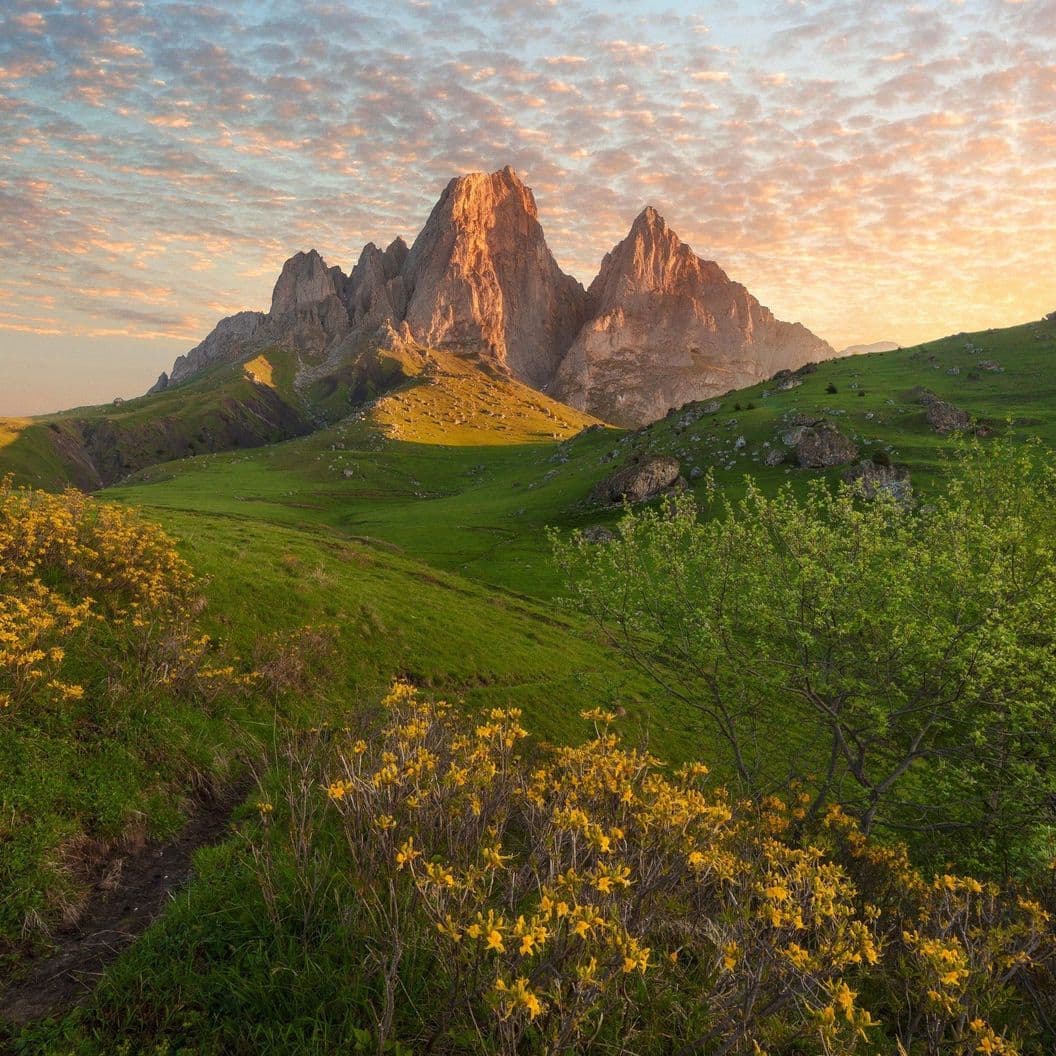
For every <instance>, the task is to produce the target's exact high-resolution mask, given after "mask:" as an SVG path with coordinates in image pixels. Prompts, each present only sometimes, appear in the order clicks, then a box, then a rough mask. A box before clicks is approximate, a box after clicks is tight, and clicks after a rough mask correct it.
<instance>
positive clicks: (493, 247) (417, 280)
mask: <svg viewBox="0 0 1056 1056" xmlns="http://www.w3.org/2000/svg"><path fill="white" fill-rule="evenodd" d="M403 274H404V281H405V282H406V283H407V287H408V290H409V293H410V301H409V303H408V306H407V314H406V316H405V317H404V321H405V322H406V323H407V325H408V327H409V328H410V330H411V332H412V333H413V334H414V336H415V338H416V339H417V340H419V341H421V342H422V343H423V344H426V345H430V346H432V347H436V348H454V349H460V348H461V349H466V350H469V351H472V350H480V351H481V352H482V353H483V354H484V356H485V357H487V358H489V359H491V360H493V361H494V362H495V363H497V364H498V365H500V366H502V367H504V368H506V369H508V370H509V372H510V373H511V374H513V376H514V377H516V378H519V379H520V380H521V381H524V382H527V383H528V384H529V385H532V386H534V387H535V388H542V387H543V386H544V385H546V384H547V383H548V382H549V381H550V380H551V379H552V378H553V376H554V372H555V371H556V370H557V367H558V364H559V363H560V361H561V358H562V356H563V354H564V353H565V351H566V350H567V349H568V347H569V345H571V343H572V340H573V338H574V337H575V336H576V333H577V331H578V330H579V328H580V326H581V325H582V324H583V322H584V319H585V318H586V300H587V299H586V294H585V293H584V290H583V287H582V286H581V285H580V284H579V283H578V282H577V281H576V280H575V279H573V278H572V277H571V276H569V275H566V274H564V272H562V271H561V269H560V268H559V267H558V266H557V262H556V261H555V260H554V258H553V256H552V255H551V253H550V250H549V249H548V248H547V245H546V239H545V238H544V236H543V229H542V227H541V226H540V225H539V214H538V210H537V209H536V205H535V198H534V196H533V195H532V192H531V191H530V190H529V189H528V188H527V187H526V186H525V185H524V183H522V182H521V180H520V178H519V177H518V176H517V174H516V173H515V172H514V171H513V170H512V169H511V168H509V167H508V166H507V167H506V168H505V169H503V170H502V171H501V172H495V173H492V174H491V175H490V176H486V175H484V174H483V173H471V174H470V175H468V176H462V177H459V178H458V179H455V180H452V181H451V182H450V183H449V184H448V185H447V189H446V190H445V191H444V193H443V195H442V196H441V198H440V201H439V202H437V204H436V206H435V208H434V209H433V211H432V213H431V214H430V216H429V219H428V221H427V222H426V225H425V227H424V228H423V229H422V233H421V234H420V235H419V236H418V238H417V239H415V242H414V245H413V246H412V247H411V251H410V253H409V254H408V255H407V261H406V265H405V267H404V272H403Z"/></svg>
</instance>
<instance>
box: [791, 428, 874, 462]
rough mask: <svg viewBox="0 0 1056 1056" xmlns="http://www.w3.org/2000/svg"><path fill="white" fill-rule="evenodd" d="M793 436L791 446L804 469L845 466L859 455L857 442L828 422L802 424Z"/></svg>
mask: <svg viewBox="0 0 1056 1056" xmlns="http://www.w3.org/2000/svg"><path fill="white" fill-rule="evenodd" d="M793 437H794V442H793V443H791V444H790V446H791V447H792V449H793V450H794V451H795V455H796V461H797V462H798V463H799V464H800V466H801V467H803V468H804V469H827V468H828V467H830V466H843V465H846V464H847V463H848V462H853V461H854V460H855V459H856V458H857V457H858V446H857V444H855V442H854V441H853V440H851V439H850V438H849V437H847V436H844V435H843V433H841V432H840V431H839V429H837V428H836V427H835V426H834V425H829V424H828V423H827V422H818V423H817V424H816V425H804V426H800V427H799V428H798V429H796V430H794V433H793ZM786 442H788V441H787V440H786Z"/></svg>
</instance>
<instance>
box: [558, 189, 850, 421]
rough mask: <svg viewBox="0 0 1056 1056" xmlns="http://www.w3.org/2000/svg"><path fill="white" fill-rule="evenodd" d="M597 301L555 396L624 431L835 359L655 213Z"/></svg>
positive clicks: (594, 294)
mask: <svg viewBox="0 0 1056 1056" xmlns="http://www.w3.org/2000/svg"><path fill="white" fill-rule="evenodd" d="M588 295H589V299H590V308H591V318H590V319H589V320H588V321H587V323H586V324H585V325H584V327H583V328H582V330H581V331H580V333H579V335H578V336H577V338H576V340H575V342H574V343H573V345H572V347H571V348H570V349H569V352H568V354H567V356H566V357H565V359H564V361H563V362H562V364H561V367H560V369H559V371H558V374H557V377H556V379H555V381H554V384H553V385H552V387H551V388H550V390H549V391H550V393H551V395H553V396H555V397H556V398H557V399H559V400H563V401H564V402H566V403H570V404H571V405H572V406H574V407H578V408H580V409H581V410H587V411H589V412H590V413H592V414H595V415H597V416H598V417H599V418H602V419H605V420H606V421H610V422H612V423H614V424H616V425H623V426H640V425H644V424H646V423H648V422H651V421H654V420H655V419H657V418H660V417H663V415H664V414H665V413H666V412H667V411H668V410H669V409H670V408H671V407H678V406H681V405H682V404H684V403H688V402H691V401H694V400H701V399H705V398H707V397H709V396H714V395H717V394H721V393H724V392H728V391H729V390H730V389H733V388H739V387H741V386H744V385H749V384H752V383H754V382H756V381H759V380H762V379H764V378H769V377H770V376H772V375H773V374H774V373H775V372H776V371H778V370H782V369H791V368H795V367H799V366H801V365H802V364H804V363H806V362H808V361H811V360H818V359H826V358H828V357H830V356H833V355H835V353H834V351H833V349H832V348H831V347H830V346H829V345H828V344H826V343H825V342H824V341H822V340H821V339H820V338H818V337H815V336H814V334H812V333H811V332H810V331H809V330H807V329H806V328H805V327H803V326H801V325H800V324H798V323H783V322H781V321H780V320H778V319H775V318H774V316H773V314H772V313H771V312H770V311H769V309H767V308H764V307H763V306H762V305H761V304H759V302H758V301H757V300H756V299H755V298H754V297H753V296H752V295H751V294H750V293H749V292H748V291H747V290H746V289H745V288H744V287H743V286H741V285H740V284H739V283H736V282H732V281H731V280H730V279H729V278H728V277H727V275H726V273H725V272H724V271H723V270H722V268H720V267H719V266H718V264H715V263H713V262H712V261H706V260H702V259H701V258H700V257H698V256H697V255H696V254H695V253H694V252H693V251H692V250H691V249H690V248H689V246H687V245H686V244H685V243H684V242H682V240H681V239H680V238H679V237H678V236H677V235H676V234H675V233H674V232H673V231H672V230H671V229H670V228H669V227H668V226H667V224H666V223H665V222H664V220H663V218H662V217H661V216H660V215H659V214H658V213H657V212H656V210H655V209H652V208H648V209H646V210H644V211H643V212H642V213H641V214H640V215H639V216H638V218H637V219H636V220H635V222H634V225H633V226H632V227H631V230H630V233H629V234H628V236H627V237H626V238H625V239H624V240H623V241H622V242H621V243H619V245H617V246H616V247H615V248H614V249H613V250H612V252H611V253H609V254H608V255H607V256H606V257H605V259H604V261H603V262H602V266H601V271H600V272H599V274H598V276H597V278H596V279H595V280H594V281H593V283H591V286H590V289H589V291H588Z"/></svg>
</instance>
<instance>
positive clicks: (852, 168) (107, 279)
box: [0, 0, 1056, 376]
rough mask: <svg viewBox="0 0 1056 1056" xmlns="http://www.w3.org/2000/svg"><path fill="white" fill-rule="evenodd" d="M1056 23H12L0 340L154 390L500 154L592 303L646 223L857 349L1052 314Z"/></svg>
mask: <svg viewBox="0 0 1056 1056" xmlns="http://www.w3.org/2000/svg"><path fill="white" fill-rule="evenodd" d="M1054 27H1056V0H1025V2H1023V3H1018V4H1008V3H1005V2H1004V0H965V2H964V3H962V4H951V3H948V2H947V0H921V2H918V3H913V4H910V3H902V2H899V3H896V4H883V5H878V4H875V3H873V2H871V0H818V2H816V3H811V4H810V5H805V4H804V5H798V4H785V3H771V2H764V0H758V2H755V0H742V2H741V3H739V4H734V5H728V9H726V10H723V9H714V11H710V10H709V17H708V19H707V20H706V24H705V23H704V22H702V21H701V19H700V18H699V17H696V16H687V15H685V14H684V13H681V12H680V11H678V10H675V9H672V10H668V11H663V12H659V11H658V8H657V5H656V4H655V3H652V2H647V0H623V2H621V3H620V4H618V5H611V4H601V3H598V2H597V0H592V2H587V0H563V2H562V3H551V2H548V0H534V2H532V3H531V4H530V5H527V6H526V5H525V4H524V3H523V2H517V3H515V2H513V0H486V2H483V3H473V4H470V3H468V2H465V3H463V2H457V0H432V2H416V3H404V2H401V0H397V2H396V3H385V4H381V3H379V2H377V0H297V2H294V0H273V2H271V3H269V4H266V5H264V4H257V3H253V2H251V0H230V2H228V0H225V2H224V3H223V4H220V3H218V2H217V3H215V4H213V3H209V2H207V0H202V2H196V3H158V4H153V3H147V4H144V3H141V2H139V0H52V2H50V3H47V4H45V3H41V2H38V0H7V4H6V5H5V6H4V8H3V12H2V14H0V249H2V251H3V253H4V258H5V269H4V273H3V274H2V275H0V298H2V299H3V301H2V303H3V304H4V312H5V315H4V317H3V319H2V320H0V324H2V326H3V327H4V329H5V333H7V334H9V335H10V334H16V333H17V332H18V330H17V328H18V327H19V326H20V325H22V326H23V328H24V330H25V332H27V333H29V332H32V331H34V329H35V330H54V329H58V330H59V331H61V332H63V333H66V334H68V335H71V336H72V335H79V336H81V337H85V338H89V337H91V335H96V336H97V337H98V336H100V335H103V334H120V335H131V336H138V337H139V338H140V339H142V342H143V344H142V349H143V355H144V361H145V364H147V365H145V366H144V376H147V375H149V374H150V373H151V372H155V373H156V369H160V367H161V366H162V365H163V364H164V362H165V361H167V360H168V359H169V358H170V356H171V348H170V346H169V344H167V343H166V342H171V340H179V341H182V340H187V341H188V342H190V341H192V340H193V339H195V338H196V337H198V336H200V335H201V334H203V333H204V332H205V331H206V330H207V329H208V328H209V327H210V326H211V324H212V323H213V321H214V320H215V317H216V315H217V314H218V311H220V310H224V311H228V310H233V309H236V308H241V307H257V306H260V305H263V304H266V302H267V300H268V295H269V292H270V283H271V278H272V277H273V276H274V275H275V274H276V273H277V271H278V269H279V267H280V266H281V263H282V261H283V259H284V258H285V257H286V256H288V255H289V254H290V253H292V252H294V251H295V250H297V249H300V248H304V247H306V246H308V245H315V246H316V247H317V248H318V249H319V250H320V251H321V252H322V253H323V254H324V256H325V257H326V258H327V260H328V261H330V262H332V263H338V264H341V265H343V266H345V267H347V266H348V265H349V264H350V263H351V262H352V261H354V259H355V258H356V257H357V256H358V253H359V249H360V247H361V246H362V245H363V244H364V243H365V242H366V241H368V240H369V241H375V242H387V241H388V240H389V239H391V238H392V237H393V236H394V235H396V234H401V235H403V236H404V237H405V238H411V237H413V235H414V234H415V233H416V231H417V230H418V229H419V227H420V226H421V224H422V222H423V221H424V219H425V216H426V215H427V212H428V209H429V207H430V206H431V204H432V201H433V200H434V199H435V197H436V196H437V195H438V194H439V192H440V190H441V189H442V188H443V186H444V184H445V183H446V182H447V180H448V179H449V178H450V177H451V176H452V175H455V174H456V173H457V172H460V171H465V170H468V169H489V170H490V169H494V168H498V167H500V166H502V165H505V164H507V163H509V164H512V165H514V167H516V168H518V169H519V170H521V171H522V173H523V174H524V176H525V178H526V179H527V180H528V181H529V183H531V184H532V185H533V186H534V188H535V190H536V194H537V200H538V202H539V206H540V209H541V213H542V219H543V223H544V227H545V228H546V231H547V236H548V240H549V241H550V244H551V246H552V248H553V249H554V251H555V254H556V255H557V256H558V259H559V260H560V261H561V262H562V263H563V265H564V266H565V267H567V268H568V269H569V270H571V271H573V272H574V273H575V274H576V275H577V276H579V277H580V278H581V279H583V280H584V281H589V279H590V278H591V277H592V274H593V272H594V270H595V269H596V267H597V265H598V261H599V260H600V258H601V256H602V255H603V254H604V253H605V252H606V251H607V250H608V249H609V248H610V247H611V245H612V243H613V242H615V241H616V240H617V239H618V238H620V237H622V235H623V234H624V233H625V232H626V228H627V226H628V225H629V223H630V221H631V219H632V218H633V217H634V215H635V214H636V213H637V212H638V211H639V209H640V208H641V207H642V205H644V204H645V203H646V202H647V201H648V202H650V203H652V204H653V205H655V206H656V207H657V208H659V209H660V210H661V211H662V212H663V213H664V214H665V215H666V216H667V218H668V220H669V222H670V223H671V224H672V225H673V226H674V227H675V229H676V230H678V231H679V232H680V233H681V234H682V235H683V237H684V238H686V239H687V241H689V242H690V243H691V244H692V245H693V246H694V247H695V248H696V249H697V250H698V252H700V253H702V254H703V255H705V256H708V257H711V258H713V259H716V260H718V261H719V262H720V263H721V264H723V266H724V267H725V268H726V269H727V270H728V271H729V272H730V274H731V275H733V276H734V277H736V278H738V279H740V280H742V281H744V282H745V283H746V284H747V285H748V286H749V287H750V288H751V289H752V290H753V291H754V292H756V293H757V294H758V295H759V296H760V297H761V299H762V300H764V302H766V303H768V304H769V305H770V306H771V307H773V308H774V310H775V311H777V313H778V314H779V315H781V316H783V317H785V318H798V319H801V320H802V321H803V322H805V323H806V324H807V325H809V326H811V327H812V328H813V329H815V330H817V331H818V332H819V333H821V334H822V335H823V336H825V337H827V338H829V339H830V340H831V341H833V342H834V343H836V344H843V343H851V342H852V341H859V340H861V341H864V340H870V339H874V338H893V339H895V340H900V341H903V342H909V341H913V340H917V339H920V338H924V337H927V336H932V335H936V334H939V333H943V332H947V331H950V330H959V329H965V328H971V327H975V326H986V325H999V324H1001V323H1007V322H1011V321H1014V320H1016V319H1020V318H1029V317H1033V316H1036V315H1038V314H1040V312H1041V311H1042V310H1051V309H1052V308H1053V307H1056V289H1054V288H1053V284H1052V283H1051V281H1050V280H1049V279H1048V275H1049V271H1050V268H1049V261H1048V255H1049V254H1050V251H1051V246H1052V245H1053V244H1054V242H1056V211H1054V210H1053V208H1052V203H1053V202H1054V201H1056V164H1054V160H1053V159H1054V156H1056V150H1054V148H1056V133H1054V132H1053V123H1052V115H1053V113H1056V63H1054V62H1053V60H1052V57H1051V56H1052V45H1053V41H1054V40H1056V28H1054ZM41 290H47V291H49V292H50V295H52V296H54V297H55V302H54V304H53V305H52V306H49V307H48V308H47V311H46V312H45V311H44V310H42V306H41V304H39V303H36V302H35V301H34V297H35V296H36V295H37V294H39V291H41ZM12 328H14V329H12ZM159 335H162V336H159ZM7 340H9V338H5V341H7ZM93 347H95V346H93ZM100 354H101V353H100ZM147 361H149V364H148V363H147ZM148 366H149V369H148ZM84 369H85V370H86V371H90V369H91V363H89V362H88V361H85V362H84Z"/></svg>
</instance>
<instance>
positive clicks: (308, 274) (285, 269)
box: [268, 249, 344, 318]
mask: <svg viewBox="0 0 1056 1056" xmlns="http://www.w3.org/2000/svg"><path fill="white" fill-rule="evenodd" d="M336 270H337V272H338V274H337V276H335V275H334V272H333V271H332V270H331V269H330V268H328V267H327V266H326V262H325V261H324V260H323V258H322V257H321V256H319V254H318V253H317V252H316V251H315V250H314V249H310V250H309V251H308V252H307V253H295V254H294V255H293V256H292V257H290V259H289V260H288V261H286V263H285V264H283V266H282V274H280V275H279V280H278V282H276V283H275V289H274V290H273V291H272V294H271V311H270V312H269V313H268V314H269V315H270V316H271V317H272V318H275V317H277V316H283V315H289V314H290V313H291V312H296V311H297V310H298V309H299V308H309V307H311V306H313V305H316V304H318V303H319V302H320V301H325V300H326V299H327V298H328V297H337V291H338V286H337V283H341V284H342V285H343V284H344V276H342V275H341V273H340V269H336ZM335 279H336V280H337V283H335Z"/></svg>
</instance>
